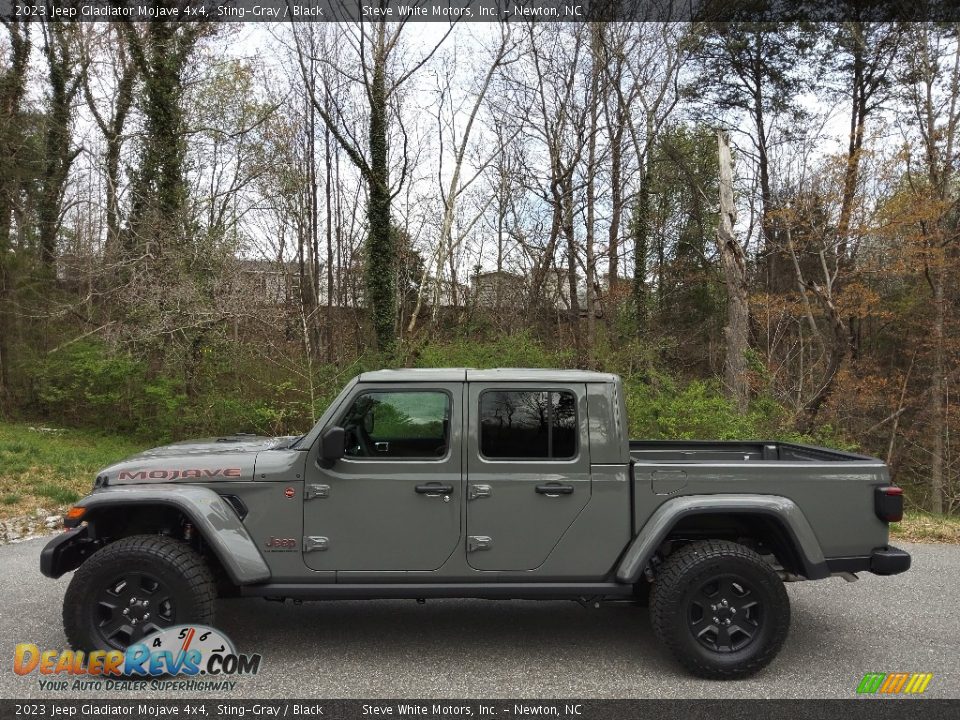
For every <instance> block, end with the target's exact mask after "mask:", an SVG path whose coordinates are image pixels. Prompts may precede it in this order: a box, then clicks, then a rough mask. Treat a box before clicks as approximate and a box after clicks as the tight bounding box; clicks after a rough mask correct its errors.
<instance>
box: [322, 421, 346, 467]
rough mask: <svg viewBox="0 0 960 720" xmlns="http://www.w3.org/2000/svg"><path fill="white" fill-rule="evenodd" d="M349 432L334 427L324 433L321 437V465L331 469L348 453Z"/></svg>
mask: <svg viewBox="0 0 960 720" xmlns="http://www.w3.org/2000/svg"><path fill="white" fill-rule="evenodd" d="M346 443H347V432H346V430H344V429H343V428H342V427H339V426H337V425H334V426H333V427H330V428H327V429H326V430H324V431H323V434H322V435H321V436H320V464H321V465H323V466H324V467H331V466H332V465H333V464H334V463H335V462H336V461H337V460H339V459H340V458H342V457H343V456H344V454H345V453H346Z"/></svg>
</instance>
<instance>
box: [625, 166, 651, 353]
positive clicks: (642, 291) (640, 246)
mask: <svg viewBox="0 0 960 720" xmlns="http://www.w3.org/2000/svg"><path fill="white" fill-rule="evenodd" d="M644 162H645V164H646V161H644ZM650 180H651V178H650V168H649V165H647V166H646V167H644V169H643V175H642V176H641V178H640V189H639V191H638V193H637V205H636V207H635V208H634V211H633V218H632V220H631V223H630V225H631V227H630V230H631V235H633V255H634V257H633V310H634V313H635V317H634V321H635V323H634V324H635V329H636V333H637V338H640V339H642V338H643V335H644V333H645V332H646V331H647V253H648V252H649V250H650Z"/></svg>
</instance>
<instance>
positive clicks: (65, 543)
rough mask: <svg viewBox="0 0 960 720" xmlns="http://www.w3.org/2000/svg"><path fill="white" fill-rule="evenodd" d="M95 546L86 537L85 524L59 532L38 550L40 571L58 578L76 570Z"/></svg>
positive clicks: (50, 576)
mask: <svg viewBox="0 0 960 720" xmlns="http://www.w3.org/2000/svg"><path fill="white" fill-rule="evenodd" d="M94 549H95V547H93V543H92V542H91V541H90V540H89V539H88V537H87V528H86V526H83V527H78V528H74V529H73V530H67V531H66V532H63V533H60V534H59V535H57V536H56V537H55V538H54V539H53V540H51V541H50V542H48V543H47V544H46V546H45V547H44V548H43V550H41V551H40V572H42V573H43V574H44V575H46V576H47V577H49V578H58V577H60V576H61V575H63V574H64V573H68V572H70V571H71V570H76V569H77V568H78V567H80V564H81V563H82V562H83V561H84V560H85V559H86V557H87V555H89V554H90V553H91V552H92V551H93V550H94Z"/></svg>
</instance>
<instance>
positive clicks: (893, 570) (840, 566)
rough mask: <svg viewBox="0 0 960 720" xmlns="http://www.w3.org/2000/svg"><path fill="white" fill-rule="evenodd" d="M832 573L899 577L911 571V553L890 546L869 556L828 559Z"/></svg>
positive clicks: (875, 549) (876, 549)
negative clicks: (861, 573) (864, 573)
mask: <svg viewBox="0 0 960 720" xmlns="http://www.w3.org/2000/svg"><path fill="white" fill-rule="evenodd" d="M827 566H828V567H829V568H830V572H831V573H841V572H851V573H856V572H871V573H873V574H874V575H899V574H900V573H902V572H906V571H907V570H909V569H910V553H908V552H906V551H904V550H901V549H900V548H897V547H893V546H892V545H889V546H887V547H881V548H874V550H873V552H871V553H870V554H869V555H859V556H856V557H842V558H827Z"/></svg>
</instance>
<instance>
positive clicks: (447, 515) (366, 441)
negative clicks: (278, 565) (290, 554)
mask: <svg viewBox="0 0 960 720" xmlns="http://www.w3.org/2000/svg"><path fill="white" fill-rule="evenodd" d="M461 393H462V384H461V383H416V384H414V383H404V384H403V385H402V386H397V385H392V386H382V385H375V384H360V385H357V387H356V389H355V391H354V392H353V394H352V395H351V397H349V398H347V400H346V401H345V402H344V404H343V409H342V410H341V411H340V413H339V414H338V415H337V416H335V419H334V421H333V423H332V424H333V425H339V426H341V427H343V428H344V429H345V431H346V436H347V441H346V456H345V457H344V458H343V459H341V460H338V461H337V462H336V463H335V464H334V465H333V467H331V468H323V467H321V466H320V465H319V464H318V463H317V462H316V453H317V449H316V448H314V449H313V451H312V452H311V456H310V459H309V460H308V462H307V477H306V483H305V487H304V505H303V526H304V535H305V537H304V545H303V557H304V562H305V563H306V564H307V566H308V567H310V568H312V569H314V570H341V571H349V570H367V571H378V570H383V571H399V570H419V571H424V570H436V569H437V568H439V567H440V566H441V565H443V563H444V562H445V561H446V560H447V558H449V557H450V555H451V554H452V553H453V552H454V550H455V549H456V548H457V546H458V545H459V543H460V499H461V498H462V497H463V492H462V487H461V484H462V473H461V442H462V424H463V423H462V417H463V413H462V407H461V405H462V397H461ZM318 444H319V443H318Z"/></svg>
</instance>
